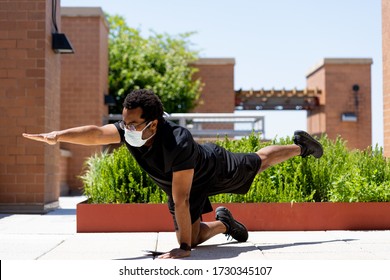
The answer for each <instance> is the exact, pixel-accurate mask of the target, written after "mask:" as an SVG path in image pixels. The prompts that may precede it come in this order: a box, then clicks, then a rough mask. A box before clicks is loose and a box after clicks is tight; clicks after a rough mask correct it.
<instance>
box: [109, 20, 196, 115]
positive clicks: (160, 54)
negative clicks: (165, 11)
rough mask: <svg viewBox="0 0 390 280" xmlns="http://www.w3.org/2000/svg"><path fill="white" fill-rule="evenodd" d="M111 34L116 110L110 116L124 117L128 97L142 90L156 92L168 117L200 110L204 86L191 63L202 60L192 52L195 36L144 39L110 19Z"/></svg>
mask: <svg viewBox="0 0 390 280" xmlns="http://www.w3.org/2000/svg"><path fill="white" fill-rule="evenodd" d="M107 18H108V21H109V24H110V33H109V88H110V91H109V93H110V95H112V96H114V98H115V100H116V104H117V105H116V106H115V107H114V108H111V110H110V113H121V108H122V103H123V100H124V98H125V97H126V95H127V94H128V93H129V92H130V91H132V90H134V89H139V88H147V89H152V90H153V91H154V92H155V93H156V94H157V95H158V96H159V97H160V99H161V101H162V103H163V104H164V109H165V111H166V112H168V113H173V112H188V111H190V110H191V109H192V108H194V107H195V106H196V101H197V100H198V98H199V95H200V91H201V87H202V83H201V81H200V79H197V80H195V79H194V78H193V74H194V73H195V72H196V71H197V69H196V68H194V67H191V66H190V63H191V62H194V61H195V60H197V59H198V57H197V52H196V51H192V50H190V48H189V46H190V42H189V40H188V38H189V37H190V36H191V35H192V33H185V34H180V35H178V36H177V37H173V36H170V35H168V34H157V33H153V34H152V35H151V36H149V37H148V38H146V39H145V38H143V37H142V36H141V35H140V31H139V30H137V29H133V28H130V27H128V26H127V24H126V22H125V20H124V18H123V17H121V16H107Z"/></svg>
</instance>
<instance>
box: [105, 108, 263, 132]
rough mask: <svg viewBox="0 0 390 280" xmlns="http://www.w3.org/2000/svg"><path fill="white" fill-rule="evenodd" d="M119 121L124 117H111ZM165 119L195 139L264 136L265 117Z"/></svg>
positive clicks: (189, 115) (169, 116) (228, 115)
mask: <svg viewBox="0 0 390 280" xmlns="http://www.w3.org/2000/svg"><path fill="white" fill-rule="evenodd" d="M108 119H109V121H110V122H111V121H118V120H121V119H122V115H120V114H118V115H109V117H108ZM165 119H167V120H171V121H174V122H176V123H178V124H179V125H181V126H183V127H186V128H187V129H188V130H189V131H190V132H191V134H192V135H193V136H194V137H195V138H215V137H225V136H227V137H240V136H247V135H249V134H250V133H252V132H253V131H255V132H256V133H258V132H259V133H261V135H262V136H264V116H260V115H249V114H246V115H244V114H234V113H173V114H166V115H165Z"/></svg>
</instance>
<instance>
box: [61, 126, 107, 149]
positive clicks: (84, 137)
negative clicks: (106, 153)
mask: <svg viewBox="0 0 390 280" xmlns="http://www.w3.org/2000/svg"><path fill="white" fill-rule="evenodd" d="M55 133H57V142H67V143H73V144H81V145H98V144H100V143H99V141H98V139H99V135H100V134H101V131H100V129H99V127H97V126H95V125H86V126H80V127H74V128H69V129H65V130H61V131H56V132H55Z"/></svg>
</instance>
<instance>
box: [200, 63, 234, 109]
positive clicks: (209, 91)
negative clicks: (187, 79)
mask: <svg viewBox="0 0 390 280" xmlns="http://www.w3.org/2000/svg"><path fill="white" fill-rule="evenodd" d="M234 64H235V61H234V59H233V58H201V59H199V60H198V61H197V62H195V63H194V66H195V67H196V68H198V69H199V72H197V73H196V74H195V76H194V77H195V78H198V77H201V80H202V82H203V83H204V87H203V90H202V94H201V97H200V104H199V105H198V106H197V107H196V108H195V109H194V112H196V113H232V112H233V111H234V106H235V105H234Z"/></svg>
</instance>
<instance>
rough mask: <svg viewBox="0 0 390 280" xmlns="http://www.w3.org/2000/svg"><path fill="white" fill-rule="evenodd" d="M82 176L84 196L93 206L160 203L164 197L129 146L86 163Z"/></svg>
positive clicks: (93, 157)
mask: <svg viewBox="0 0 390 280" xmlns="http://www.w3.org/2000/svg"><path fill="white" fill-rule="evenodd" d="M86 167H87V172H85V174H84V175H82V176H81V179H82V181H83V184H84V193H85V195H86V196H87V197H88V198H89V201H90V202H91V203H131V202H139V203H147V202H150V203H159V202H166V201H167V198H166V195H165V193H164V192H163V191H162V190H161V189H160V188H158V187H157V186H156V185H155V184H154V182H153V181H152V180H151V179H150V178H149V176H148V175H147V174H146V173H145V172H143V171H142V169H141V168H140V167H139V165H138V163H137V162H136V161H135V159H134V158H133V156H132V155H131V154H130V153H129V152H128V151H127V148H126V146H124V145H123V146H121V147H120V148H118V149H116V150H114V151H113V152H112V153H108V152H107V151H105V152H102V153H101V154H96V155H94V156H92V157H90V158H89V159H87V161H86Z"/></svg>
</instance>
